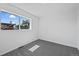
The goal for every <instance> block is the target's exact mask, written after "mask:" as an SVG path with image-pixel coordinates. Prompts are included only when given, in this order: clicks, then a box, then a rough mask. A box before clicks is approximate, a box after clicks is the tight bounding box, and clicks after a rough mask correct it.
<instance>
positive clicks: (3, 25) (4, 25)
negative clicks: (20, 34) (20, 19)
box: [0, 23, 15, 30]
mask: <svg viewBox="0 0 79 59" xmlns="http://www.w3.org/2000/svg"><path fill="white" fill-rule="evenodd" d="M14 25H15V24H10V23H1V25H0V27H1V29H2V30H13V29H14Z"/></svg>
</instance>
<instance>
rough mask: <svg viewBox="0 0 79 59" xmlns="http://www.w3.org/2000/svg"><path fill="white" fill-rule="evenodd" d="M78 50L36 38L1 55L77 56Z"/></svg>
mask: <svg viewBox="0 0 79 59" xmlns="http://www.w3.org/2000/svg"><path fill="white" fill-rule="evenodd" d="M78 52H79V51H78V50H77V49H76V48H72V47H68V46H64V45H60V44H57V43H52V42H48V41H44V40H40V39H38V40H36V41H34V42H31V43H29V44H27V45H24V46H22V47H19V48H18V49H16V50H14V51H11V52H9V53H6V54H4V55H3V56H78V55H79V53H78Z"/></svg>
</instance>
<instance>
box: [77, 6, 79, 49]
mask: <svg viewBox="0 0 79 59" xmlns="http://www.w3.org/2000/svg"><path fill="white" fill-rule="evenodd" d="M77 48H78V50H79V6H78V8H77Z"/></svg>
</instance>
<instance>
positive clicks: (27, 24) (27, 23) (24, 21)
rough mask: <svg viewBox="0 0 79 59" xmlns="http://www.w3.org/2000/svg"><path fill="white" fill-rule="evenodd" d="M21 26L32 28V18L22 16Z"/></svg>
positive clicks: (22, 27)
mask: <svg viewBox="0 0 79 59" xmlns="http://www.w3.org/2000/svg"><path fill="white" fill-rule="evenodd" d="M20 28H21V29H30V19H28V18H25V17H21V20H20Z"/></svg>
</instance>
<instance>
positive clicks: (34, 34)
mask: <svg viewBox="0 0 79 59" xmlns="http://www.w3.org/2000/svg"><path fill="white" fill-rule="evenodd" d="M1 6H2V7H1ZM0 9H5V10H7V11H9V12H12V13H15V14H20V15H23V16H27V17H31V18H32V29H31V30H22V31H21V30H20V31H18V30H15V31H13V30H11V31H9V30H7V31H6V30H1V31H0V55H2V54H4V53H6V52H9V51H11V50H13V49H16V48H18V47H20V46H22V45H25V44H28V43H30V42H32V41H34V40H37V38H38V17H36V16H33V15H32V14H30V13H28V12H25V11H23V10H20V9H18V8H16V7H12V6H10V5H8V4H1V5H0Z"/></svg>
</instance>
